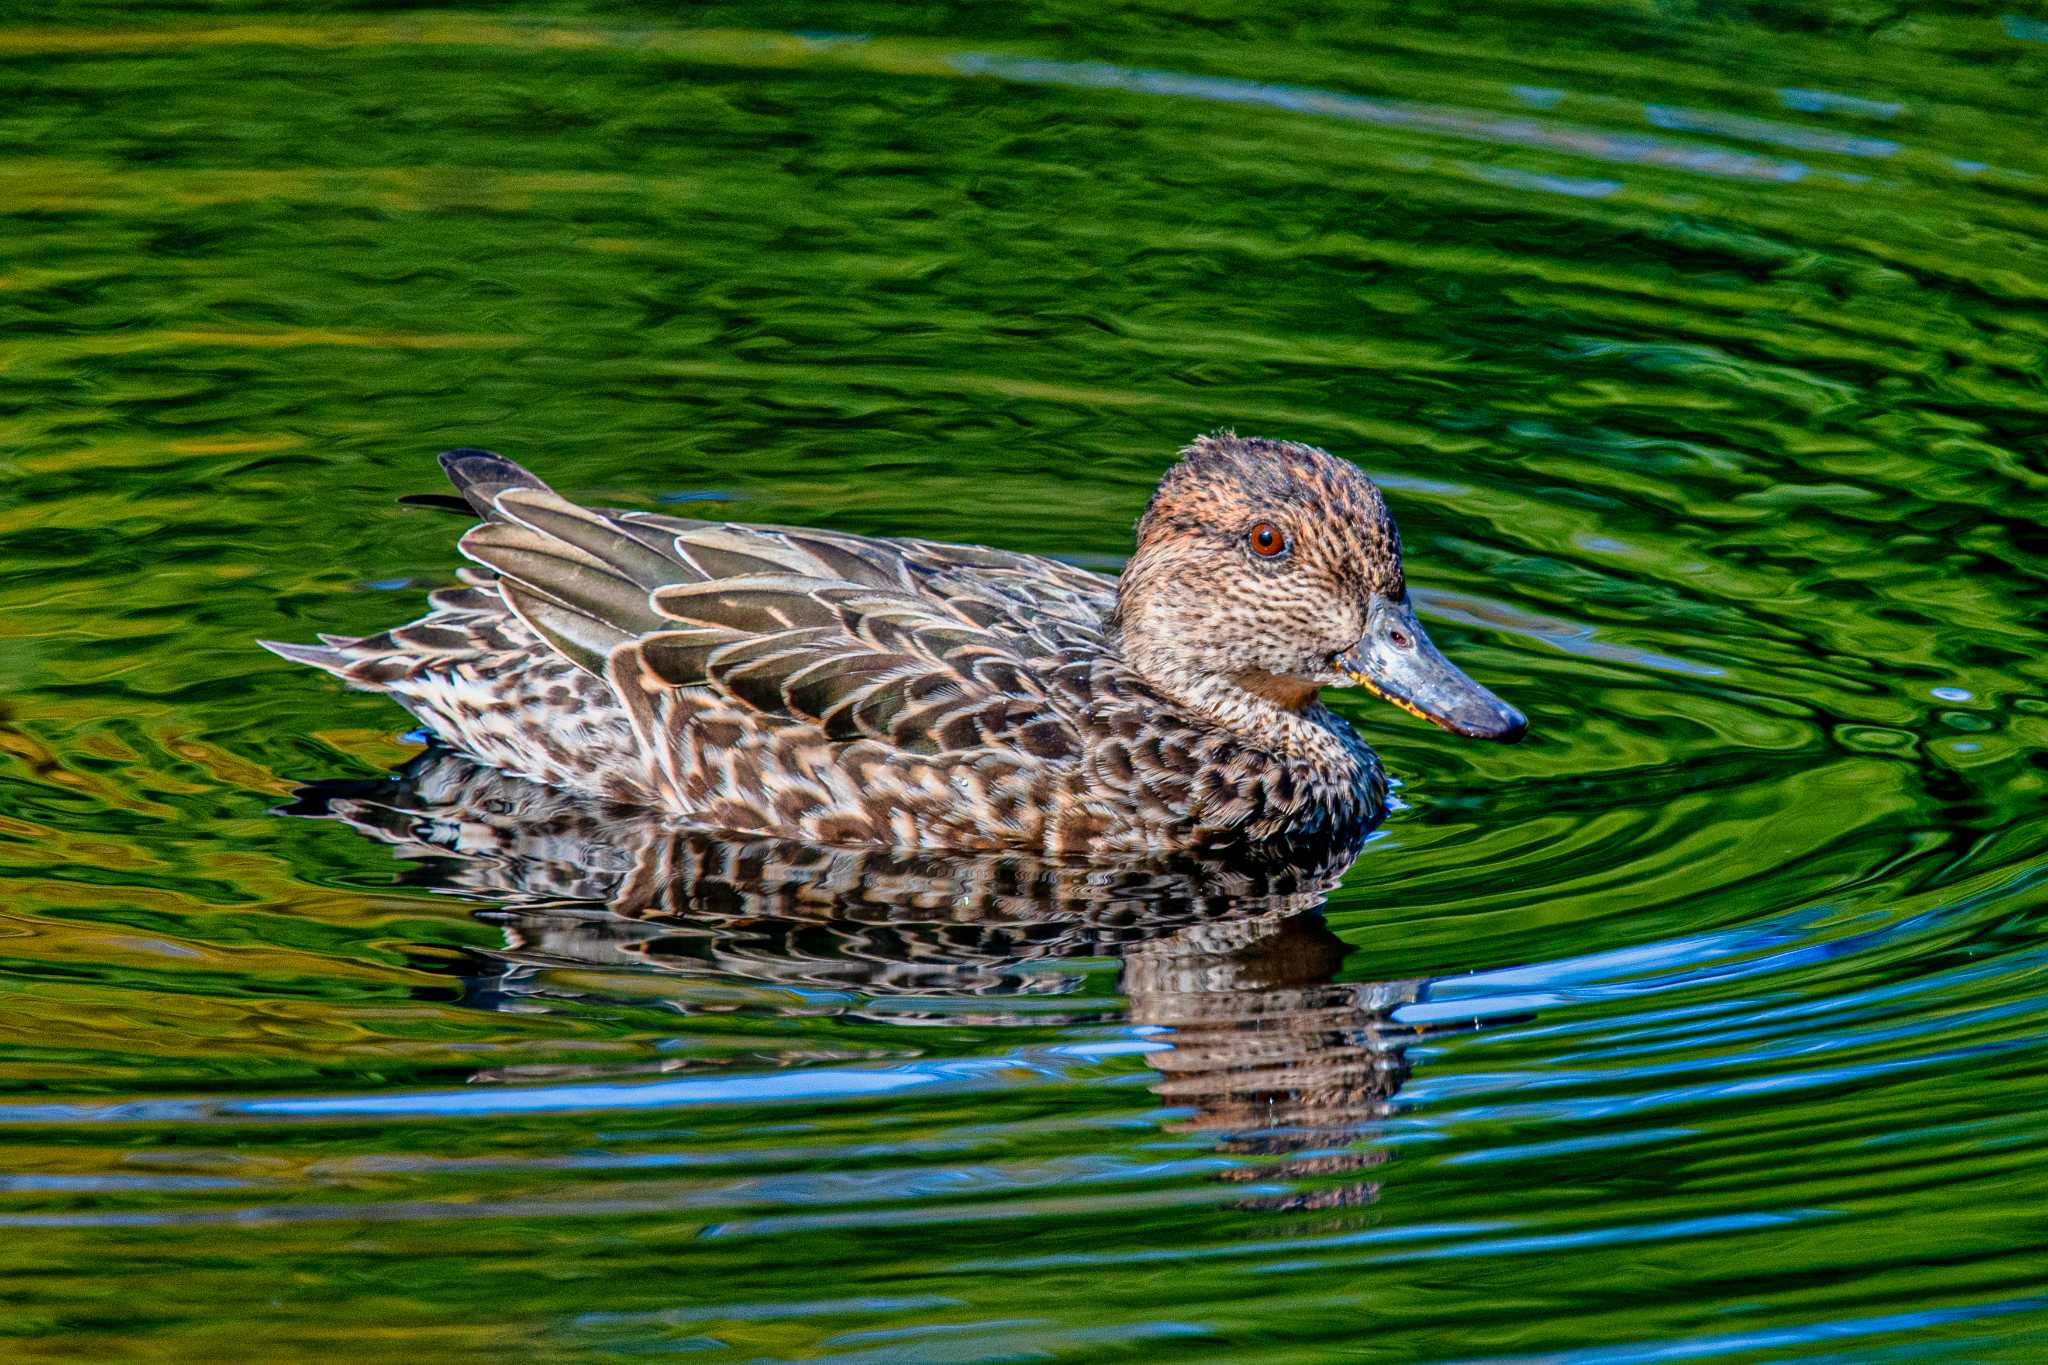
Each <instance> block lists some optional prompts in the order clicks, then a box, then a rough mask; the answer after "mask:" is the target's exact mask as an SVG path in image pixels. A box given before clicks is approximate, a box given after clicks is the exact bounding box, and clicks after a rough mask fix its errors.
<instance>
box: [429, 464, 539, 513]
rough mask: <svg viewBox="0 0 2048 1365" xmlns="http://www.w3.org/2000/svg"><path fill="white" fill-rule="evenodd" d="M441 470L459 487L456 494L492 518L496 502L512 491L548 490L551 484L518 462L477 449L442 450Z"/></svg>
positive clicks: (478, 511)
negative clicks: (526, 489)
mask: <svg viewBox="0 0 2048 1365" xmlns="http://www.w3.org/2000/svg"><path fill="white" fill-rule="evenodd" d="M441 470H442V472H443V473H445V474H446V475H447V476H448V482H450V483H452V484H454V485H455V491H456V492H458V493H460V494H462V496H463V499H464V500H465V501H466V502H468V503H469V505H470V507H471V509H472V510H474V511H475V512H476V514H477V515H478V516H480V517H488V516H490V515H491V502H492V500H493V499H494V498H496V497H497V496H498V494H500V493H502V492H504V491H505V490H506V489H508V488H538V489H541V490H542V491H543V492H545V491H546V490H547V485H546V484H544V483H542V482H541V481H540V480H539V479H538V478H536V477H535V476H534V475H532V474H531V473H529V472H527V470H526V469H525V467H524V466H522V465H521V464H520V463H519V462H518V461H516V460H508V459H506V458H505V457H504V456H503V455H500V454H498V453H497V452H496V451H492V450H479V449H477V448H476V447H475V446H461V447H458V448H457V449H454V450H444V451H442V452H441Z"/></svg>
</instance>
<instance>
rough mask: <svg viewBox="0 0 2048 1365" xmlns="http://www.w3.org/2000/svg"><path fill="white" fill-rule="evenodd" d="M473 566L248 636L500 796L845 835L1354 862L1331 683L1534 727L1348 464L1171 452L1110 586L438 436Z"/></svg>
mask: <svg viewBox="0 0 2048 1365" xmlns="http://www.w3.org/2000/svg"><path fill="white" fill-rule="evenodd" d="M440 461H441V467H442V469H443V470H444V472H445V473H446V474H447V476H448V478H449V480H450V481H451V482H452V483H453V484H454V486H455V489H456V491H457V492H458V493H460V494H461V497H462V501H463V505H464V506H465V507H466V509H468V511H470V512H472V513H473V514H474V515H475V516H476V517H477V518H478V521H477V524H475V525H473V526H472V527H471V528H470V529H469V530H468V531H467V532H466V533H465V534H464V535H463V536H462V538H461V540H460V543H459V548H460V551H461V553H462V554H463V555H464V556H465V557H466V558H467V559H468V560H470V561H471V565H472V566H473V567H464V568H463V569H461V570H460V571H459V572H458V575H457V578H458V581H457V583H456V584H455V585H454V586H452V587H448V588H444V589H442V590H440V591H437V592H434V593H432V594H431V595H430V597H429V599H428V610H427V612H426V614H425V615H423V616H421V617H420V618H419V619H417V620H415V621H412V622H410V623H408V624H406V625H402V626H398V627H395V628H393V629H390V630H387V631H383V632H380V633H377V634H373V635H366V636H360V637H350V636H339V635H322V636H321V637H320V641H321V642H320V643H319V644H313V645H309V644H290V643H280V642H276V641H260V642H259V643H261V644H262V645H263V646H264V647H265V648H267V649H269V650H271V651H272V652H274V653H276V654H278V655H280V656H282V657H283V658H285V659H288V660H292V661H294V662H297V663H302V664H309V665H312V666H314V667H316V668H320V669H324V670H326V671H327V672H329V673H331V674H334V675H336V676H337V677H339V678H340V679H341V680H342V681H343V682H345V683H347V684H349V685H350V686H353V687H356V688H360V689H364V690H367V691H372V692H381V693H384V694H386V695H388V696H390V697H391V698H392V699H393V700H395V701H396V702H398V703H399V704H400V705H401V706H403V707H404V708H405V709H406V710H407V711H409V712H410V713H411V714H412V715H413V717H414V718H415V719H416V720H417V721H418V722H419V723H420V725H421V726H423V727H424V728H425V729H426V730H427V731H428V732H430V734H431V735H432V737H433V738H434V739H435V740H436V741H437V742H438V743H439V744H440V745H443V746H445V747H447V748H449V749H452V750H454V751H456V752H458V753H460V754H462V755H464V756H465V757H467V758H469V759H471V760H473V761H475V762H477V763H481V764H483V765H485V766H487V767H490V768H493V769H497V770H499V771H501V772H503V773H505V774H507V775H509V776H511V777H514V778H519V779H523V780H525V781H528V782H532V783H537V784H540V785H542V786H545V787H551V788H559V789H563V790H565V791H569V792H573V793H577V794H579V795H581V796H586V797H589V798H592V799H596V800H600V801H603V802H608V803H613V804H617V805H622V806H629V807H634V808H638V809H645V810H651V811H653V812H656V813H658V814H659V815H660V816H662V817H664V818H667V819H671V820H674V821H677V822H679V823H681V824H684V825H687V826H690V827H695V828H703V829H710V830H716V831H722V832H726V833H730V834H740V835H751V836H762V837H770V838H783V839H793V840H800V841H803V842H806V843H810V844H818V845H827V846H836V847H837V846H858V847H886V848H898V849H931V850H945V851H954V852H1004V851H1009V852H1024V853H1030V854H1035V855H1042V856H1047V857H1054V858H1082V859H1088V858H1102V857H1118V856H1128V855H1173V854H1181V853H1190V852H1193V853H1204V854H1208V853H1215V854H1228V853H1230V852H1232V851H1237V852H1243V853H1249V854H1252V855H1254V856H1263V855H1266V854H1270V853H1272V852H1273V851H1275V850H1293V851H1295V854H1291V855H1290V856H1295V855H1298V854H1299V853H1300V851H1302V850H1316V851H1317V853H1316V854H1315V856H1328V854H1329V851H1330V850H1331V849H1333V848H1336V849H1341V848H1347V847H1349V848H1356V847H1357V846H1359V845H1361V844H1362V842H1363V839H1364V837H1365V836H1366V834H1368V833H1369V832H1370V831H1371V830H1372V829H1373V828H1375V827H1376V826H1377V825H1378V824H1379V823H1380V821H1381V820H1382V819H1383V818H1384V816H1385V813H1386V807H1387V776H1386V772H1385V770H1384V768H1383V767H1382V765H1381V763H1380V761H1379V758H1378V757H1377V755H1375V754H1374V752H1373V750H1372V748H1371V747H1370V746H1369V745H1368V744H1367V743H1366V742H1365V741H1364V740H1363V739H1362V738H1361V737H1360V736H1359V734H1358V732H1357V730H1356V729H1355V728H1354V727H1353V726H1352V724H1351V723H1350V722H1349V721H1348V720H1347V719H1345V718H1344V717H1343V716H1341V715H1339V714H1338V713H1336V712H1335V711H1333V710H1332V709H1331V708H1330V707H1329V706H1328V705H1327V703H1326V702H1325V701H1324V700H1323V698H1322V693H1323V692H1324V691H1325V690H1327V689H1341V688H1349V687H1356V688H1361V689H1363V690H1364V691H1366V692H1368V693H1370V694H1372V695H1374V696H1376V697H1379V698H1382V699H1384V700H1386V701H1388V702H1391V703H1392V704H1393V705H1395V706H1397V707H1399V708H1401V709H1402V710H1405V711H1408V712H1410V713H1412V714H1414V715H1416V716H1419V717H1422V718H1424V719H1426V720H1429V721H1432V722H1434V723H1435V724H1437V725H1439V726H1441V727H1442V728H1444V729H1446V730H1448V731H1450V732H1452V733H1455V734H1458V735H1462V736H1466V737H1471V738H1477V739H1487V740H1495V741H1513V740H1516V739H1519V738H1521V737H1522V736H1523V734H1524V733H1525V732H1526V730H1527V728H1528V722H1527V720H1526V718H1525V717H1524V716H1523V715H1522V713H1521V712H1519V711H1517V710H1516V709H1515V708H1514V707H1512V706H1510V705H1509V704H1508V703H1506V702H1505V701H1503V700H1501V699H1500V698H1499V697H1497V696H1495V695H1494V694H1493V693H1492V692H1490V691H1488V690H1487V689H1486V688H1485V687H1483V686H1481V685H1480V684H1479V683H1477V682H1475V681H1473V680H1472V679H1471V678H1469V677H1467V676H1466V675H1465V674H1464V673H1463V672H1461V671H1460V670H1459V669H1458V668H1457V667H1456V666H1454V665H1453V664H1452V663H1450V661H1449V660H1447V659H1445V658H1444V656H1443V655H1442V653H1441V652H1440V651H1438V650H1437V648H1436V647H1435V646H1434V645H1433V644H1432V643H1431V642H1430V639H1429V636H1428V635H1427V633H1425V631H1424V630H1423V628H1422V625H1421V623H1420V622H1419V621H1418V620H1417V619H1416V614H1415V610H1414V607H1413V605H1412V603H1411V602H1410V600H1409V595H1408V591H1407V584H1406V579H1405V576H1404V569H1403V564H1402V556H1401V539H1400V533H1399V531H1398V529H1397V528H1396V526H1395V523H1394V518H1393V515H1392V513H1391V512H1390V511H1389V509H1388V506H1387V502H1386V499H1385V497H1384V496H1383V495H1382V494H1381V492H1380V490H1379V488H1378V487H1377V486H1376V485H1375V484H1374V483H1373V482H1372V480H1371V479H1370V478H1368V477H1367V476H1366V475H1365V474H1364V473H1363V472H1362V471H1360V470H1359V469H1358V468H1357V466H1355V465H1353V464H1352V463H1350V462H1349V461H1347V460H1344V459H1341V458H1339V457H1337V456H1333V455H1331V454H1329V453H1328V452H1327V451H1324V450H1322V449H1320V448H1318V447H1315V446H1310V445H1305V444H1301V443H1298V442H1293V441H1282V440H1270V439H1264V438H1249V437H1239V436H1237V435H1236V434H1234V433H1233V432H1229V431H1223V432H1218V433H1216V434H1213V435H1208V436H1202V437H1198V438H1197V439H1195V440H1194V441H1193V442H1192V443H1190V444H1189V445H1187V446H1186V447H1184V448H1183V449H1182V450H1181V452H1180V455H1179V459H1178V460H1177V462H1175V463H1174V464H1173V465H1172V466H1171V467H1170V468H1169V469H1168V470H1167V471H1166V473H1165V475H1164V476H1163V477H1162V478H1161V480H1160V482H1159V485H1158V487H1157V489H1156V491H1155V492H1154V493H1153V495H1152V497H1151V500H1150V502H1149V503H1148V504H1147V505H1146V507H1145V509H1144V512H1143V514H1142V515H1141V516H1140V517H1139V519H1138V522H1137V529H1136V544H1135V548H1134V551H1133V553H1132V555H1131V557H1130V559H1129V561H1128V562H1127V563H1126V565H1125V567H1124V571H1123V573H1122V574H1121V575H1120V576H1119V577H1117V578H1114V579H1112V578H1109V577H1106V576H1104V575H1101V574H1097V573H1094V572H1092V571H1089V570H1087V569H1083V568H1080V567H1077V566H1075V565H1072V564H1068V563H1065V562H1063V561H1061V560H1057V559H1053V558H1049V557H1047V556H1043V555H1035V554H1027V553H1021V552H1017V551H1011V550H1003V549H994V548H989V547H985V546H979V545H954V544H945V543H940V542H936V541H929V540H919V539H886V538H878V537H870V536H861V535H853V534H849V533H846V532H840V531H831V530H821V529H815V528H809V527H795V526H772V525H754V524H746V523H740V522H728V521H708V520H692V519H689V518H683V517H675V516H669V515H665V514H661V513H655V512H648V511H637V510H600V509H593V508H589V507H585V506H582V505H580V504H579V503H577V502H574V501H572V500H571V499H569V498H567V497H564V496H563V495H562V494H560V493H557V492H556V491H555V490H554V489H552V488H551V487H549V486H548V485H547V484H546V483H544V482H542V481H541V480H540V479H539V478H538V477H536V476H535V475H533V474H532V473H530V472H528V471H527V470H526V469H525V468H524V467H522V466H521V465H519V464H518V463H516V462H514V461H513V460H510V459H508V458H506V457H504V456H502V455H498V454H495V453H493V452H491V451H487V450H478V449H460V450H451V451H448V452H446V453H444V454H443V455H442V456H441V457H440Z"/></svg>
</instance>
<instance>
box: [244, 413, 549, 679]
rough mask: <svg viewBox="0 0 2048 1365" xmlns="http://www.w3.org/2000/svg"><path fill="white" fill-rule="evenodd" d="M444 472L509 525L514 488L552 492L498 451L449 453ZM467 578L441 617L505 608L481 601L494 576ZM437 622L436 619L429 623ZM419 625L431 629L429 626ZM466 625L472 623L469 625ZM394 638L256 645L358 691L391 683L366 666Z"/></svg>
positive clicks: (474, 503) (477, 507)
mask: <svg viewBox="0 0 2048 1365" xmlns="http://www.w3.org/2000/svg"><path fill="white" fill-rule="evenodd" d="M441 469H442V470H443V472H445V473H446V474H447V475H448V481H449V482H450V483H452V484H454V485H455V491H456V492H458V493H460V494H461V495H462V497H463V500H464V501H465V502H467V503H468V504H469V507H470V510H471V511H473V512H475V513H476V514H477V516H478V517H480V518H482V519H483V520H484V521H486V522H496V521H503V520H504V517H503V515H502V514H501V513H499V512H498V511H497V509H496V507H495V506H494V504H493V500H494V499H495V498H496V497H497V496H498V495H499V494H500V493H503V492H505V491H507V490H508V489H513V488H531V489H535V490H537V491H539V492H542V493H548V492H551V491H552V490H551V489H549V487H548V486H547V484H545V483H543V482H542V481H541V480H540V478H539V477H538V476H536V475H535V474H533V473H532V472H531V471H529V470H527V469H526V468H525V467H524V466H523V465H521V464H519V463H518V462H517V461H514V460H508V459H506V458H505V457H504V456H503V455H500V454H498V453H496V452H495V451H489V450H478V449H476V448H474V447H471V446H464V447H462V448H461V449H458V450H447V451H443V452H442V453H441ZM462 577H463V579H464V581H465V583H466V584H467V587H466V588H458V589H451V590H448V591H445V592H442V593H436V594H434V596H433V604H434V607H435V610H436V613H446V612H450V611H453V612H455V613H461V614H467V613H472V612H480V611H488V610H490V609H492V608H498V607H499V604H498V603H497V602H496V601H495V600H494V595H487V596H479V595H478V594H477V592H476V591H475V589H477V588H488V587H489V586H490V582H491V576H490V575H484V574H472V573H468V572H465V573H463V575H462ZM499 609H500V610H502V608H499ZM432 619H433V618H431V617H430V618H429V621H432ZM418 624H420V625H426V624H428V622H421V623H418ZM435 624H441V623H439V622H436V623H435ZM463 624H465V625H467V624H469V623H468V622H466V621H465V622H463ZM394 634H396V632H384V633H382V634H379V635H368V636H363V637H361V638H357V637H354V636H347V635H326V634H323V635H322V636H321V637H320V643H319V644H317V645H300V644H291V643H289V642H286V641H281V640H258V641H257V642H256V643H257V644H259V645H261V646H263V647H264V648H265V649H267V650H269V651H270V652H271V653H272V654H275V655H277V656H278V657H279V658H282V659H289V660H291V661H292V662H293V663H296V664H311V665H312V666H313V667H315V668H322V669H325V670H327V671H328V672H329V673H332V674H335V675H336V676H337V677H340V678H342V679H344V680H346V681H348V682H351V683H354V684H355V685H356V686H358V687H372V688H375V687H377V686H378V685H379V684H380V683H382V682H384V681H386V679H383V678H380V677H377V676H375V674H376V672H377V670H376V669H375V668H374V667H372V668H369V669H367V670H366V668H365V665H366V664H368V663H370V662H371V661H372V660H376V659H380V658H382V657H384V656H386V655H388V654H389V653H391V652H392V648H393V645H394V641H393V639H392V636H393V635H394ZM440 634H441V635H444V636H445V635H447V634H448V632H447V631H445V630H443V631H441V632H440ZM407 643H414V644H416V643H418V642H413V641H408V642H407ZM435 643H438V644H440V645H442V646H443V647H444V648H448V649H451V650H456V651H459V650H463V649H473V648H478V647H487V645H488V644H489V643H492V642H488V641H481V640H474V639H470V640H451V639H439V640H437V641H435Z"/></svg>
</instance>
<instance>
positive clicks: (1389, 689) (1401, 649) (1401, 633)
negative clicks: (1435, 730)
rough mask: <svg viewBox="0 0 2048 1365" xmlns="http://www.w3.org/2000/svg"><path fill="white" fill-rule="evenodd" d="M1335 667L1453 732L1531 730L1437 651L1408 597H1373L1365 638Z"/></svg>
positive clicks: (1510, 735) (1491, 734)
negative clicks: (1407, 599) (1391, 598)
mask: <svg viewBox="0 0 2048 1365" xmlns="http://www.w3.org/2000/svg"><path fill="white" fill-rule="evenodd" d="M1337 667H1338V668H1339V669H1340V670H1341V671H1342V672H1343V673H1344V675H1345V676H1346V677H1348V678H1350V679H1351V681H1353V682H1355V683H1357V684H1358V685H1359V686H1360V687H1363V688H1364V689H1365V690H1366V691H1368V692H1370V693H1372V694H1373V695H1374V696H1376V697H1380V698H1382V699H1384V700H1386V701H1390V702H1392V703H1394V705H1396V706H1398V707H1400V708H1401V709H1402V710H1403V711H1406V712H1408V713H1409V714H1410V715H1416V716H1420V717H1422V718H1423V719H1424V720H1427V721H1434V722H1435V723H1436V724H1438V725H1441V726H1443V728H1444V729H1446V730H1449V731H1450V732H1451V733H1452V734H1454V735H1465V736H1467V737H1468V738H1471V739H1497V740H1500V741H1502V742H1503V743H1508V744H1512V743H1513V742H1514V741H1516V740H1518V739H1520V738H1521V737H1522V736H1523V735H1525V734H1527V733H1528V732H1529V719H1528V717H1526V716H1524V715H1523V714H1522V713H1521V712H1520V711H1517V710H1516V709H1515V708H1514V707H1512V706H1509V705H1508V704H1507V703H1506V702H1504V701H1502V700H1501V699H1500V698H1499V697H1496V696H1494V695H1493V693H1491V692H1489V691H1487V690H1486V689H1485V688H1483V687H1481V686H1480V685H1479V684H1478V683H1476V682H1473V681H1472V680H1471V679H1470V678H1468V677H1466V676H1465V675H1464V674H1463V673H1460V672H1459V671H1458V669H1457V667H1456V666H1455V665H1453V664H1452V663H1451V661H1450V660H1449V659H1446V658H1445V657H1444V656H1443V655H1442V654H1439V653H1438V652H1437V648H1436V646H1435V645H1433V644H1431V643H1430V642H1429V636H1427V635H1425V634H1423V631H1422V625H1421V623H1420V622H1418V621H1417V620H1416V619H1415V612H1414V610H1413V609H1411V608H1410V607H1409V605H1408V604H1407V603H1406V602H1389V601H1387V600H1386V599H1385V598H1384V597H1379V598H1375V599H1373V604H1372V612H1371V614H1370V615H1369V616H1367V618H1366V625H1365V638H1364V639H1362V640H1360V641H1359V642H1358V643H1357V645H1355V646H1353V647H1352V648H1351V649H1350V650H1348V651H1346V652H1345V653H1344V654H1341V655H1339V656H1338V658H1337Z"/></svg>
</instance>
